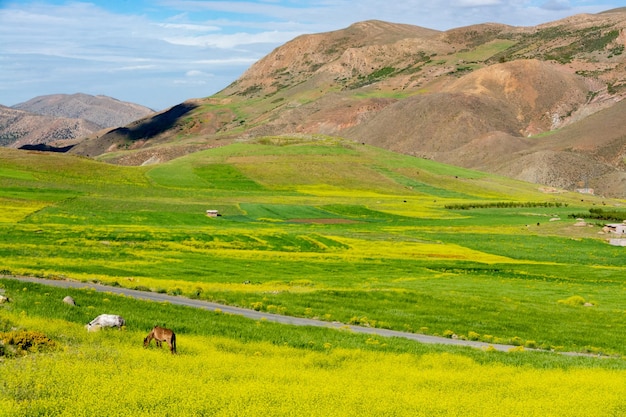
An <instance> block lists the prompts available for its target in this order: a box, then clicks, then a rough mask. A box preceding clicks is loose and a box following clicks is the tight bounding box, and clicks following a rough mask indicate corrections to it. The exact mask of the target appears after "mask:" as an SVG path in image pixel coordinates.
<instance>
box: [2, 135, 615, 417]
mask: <svg viewBox="0 0 626 417" xmlns="http://www.w3.org/2000/svg"><path fill="white" fill-rule="evenodd" d="M544 191H545V190H544ZM623 204H626V202H624V201H610V200H603V199H601V198H598V197H590V196H582V195H575V194H571V193H546V192H542V191H540V190H538V187H537V186H536V185H531V184H525V183H521V182H516V181H512V180H510V179H505V178H500V177H494V176H490V175H486V174H483V173H480V172H475V171H468V170H463V169H459V168H455V167H451V166H446V165H440V164H437V163H434V162H432V161H428V160H421V159H416V158H411V157H406V156H401V155H397V154H394V153H390V152H386V151H382V150H380V149H376V148H372V147H368V146H363V145H360V144H353V143H348V142H343V141H339V140H335V139H332V138H326V137H314V138H306V139H305V138H291V139H290V138H265V139H264V140H260V141H258V142H256V143H247V144H243V143H240V144H234V145H229V146H226V147H223V148H216V149H212V150H208V151H203V152H200V153H196V154H192V155H189V156H187V157H184V158H181V159H178V160H174V161H171V162H169V163H167V164H162V165H155V166H148V167H132V168H129V167H119V166H113V165H107V164H103V163H99V162H95V161H92V160H89V159H85V158H75V157H68V156H64V155H46V154H37V153H26V152H17V151H13V150H9V149H1V150H0V207H2V209H3V210H1V211H0V231H1V232H0V273H2V274H3V275H29V276H38V277H46V278H70V279H74V280H82V281H90V282H91V281H95V282H102V283H105V284H108V285H115V286H123V287H128V288H134V289H140V290H145V291H153V292H163V293H169V294H177V295H184V296H188V297H193V298H200V299H206V300H211V301H217V302H220V303H223V304H232V305H237V306H241V307H247V308H251V309H255V310H259V311H265V312H272V313H278V314H284V315H293V316H301V317H311V318H313V317H314V318H318V319H321V320H327V321H338V322H341V323H346V324H359V325H364V326H371V327H381V328H389V329H394V330H402V331H410V332H415V333H424V334H431V335H440V336H445V337H455V338H461V339H463V338H466V339H470V340H480V341H484V342H488V343H504V344H512V345H515V346H517V348H515V349H514V350H513V351H511V352H506V353H502V352H494V351H491V350H489V349H486V350H484V351H481V350H477V349H471V348H458V347H444V346H436V345H435V346H433V345H420V344H418V343H416V342H412V341H408V340H398V339H385V338H380V337H372V336H366V335H356V334H351V333H350V332H348V331H337V330H332V329H322V328H296V327H293V326H285V325H278V324H274V323H269V322H264V321H252V320H247V319H244V318H242V317H238V316H231V315H227V314H221V313H220V312H208V311H203V310H194V309H190V308H185V307H179V306H173V305H169V304H161V303H150V302H145V301H139V300H134V299H131V298H128V297H120V296H116V295H112V294H100V293H95V292H93V291H89V290H62V289H56V288H48V287H42V286H39V285H36V284H24V283H20V282H17V281H15V280H2V281H0V295H2V294H4V295H5V296H8V297H9V299H10V302H9V303H5V304H1V305H0V337H2V340H4V344H3V345H0V349H2V350H1V351H0V352H2V354H3V356H0V358H2V359H0V381H2V382H0V415H7V416H8V415H11V416H14V415H24V416H26V415H28V416H31V415H148V414H153V413H154V412H156V411H157V410H158V411H159V412H161V413H163V414H169V415H223V416H232V415H298V416H300V415H319V416H322V415H323V416H328V415H355V416H356V415H359V416H361V415H389V416H392V415H398V416H400V415H412V416H415V415H424V416H426V415H429V416H431V415H480V416H488V415H502V414H503V413H507V414H512V415H522V414H523V415H531V416H532V415H537V416H539V415H541V416H547V415H554V416H557V415H558V416H578V415H580V416H583V415H598V416H603V415H604V416H612V415H616V416H617V415H622V414H624V412H626V400H624V398H625V397H624V394H626V392H625V391H626V384H624V382H623V381H624V378H625V377H626V371H625V370H626V362H625V361H624V360H623V358H624V356H625V355H626V348H625V347H624V343H623V342H624V338H623V334H624V330H625V327H626V325H625V324H624V319H625V318H626V301H624V300H625V298H624V295H625V291H626V285H625V278H624V277H625V274H624V272H626V262H624V257H625V255H626V252H624V248H620V247H615V246H610V245H608V244H607V243H606V238H607V237H608V236H606V235H602V234H600V232H601V227H600V225H601V223H602V221H600V220H593V219H592V218H591V215H589V217H588V218H587V219H586V220H587V224H586V225H585V226H580V225H577V224H578V223H580V222H578V221H577V220H576V218H577V217H581V216H583V215H584V214H585V213H589V209H595V210H596V211H597V210H598V209H603V210H606V211H607V212H608V211H611V212H616V213H617V215H618V216H619V215H620V213H622V215H626V214H623V213H626V210H625V209H624V208H623ZM208 209H216V210H219V212H220V214H221V216H220V217H215V218H212V217H207V216H206V215H205V211H206V210H208ZM570 215H573V217H570ZM615 221H617V220H615ZM620 221H621V220H620ZM65 295H71V296H72V297H74V299H76V301H77V304H78V305H77V306H75V307H70V306H68V305H66V304H64V303H62V302H61V300H62V299H63V297H64V296H65ZM100 313H112V314H120V315H122V316H123V317H124V318H125V319H126V320H127V326H126V328H125V329H124V330H122V331H116V330H109V331H101V332H97V333H87V332H86V330H85V328H84V324H85V323H87V322H88V321H89V320H91V319H92V318H93V317H95V316H97V315H98V314H100ZM155 324H161V325H165V326H167V327H170V328H172V329H174V330H175V331H176V333H177V335H178V345H179V354H178V355H177V356H172V355H169V353H168V352H167V350H166V349H165V348H163V349H162V350H157V349H155V348H154V347H153V348H151V349H147V350H146V349H144V348H143V346H142V343H141V342H142V339H143V337H144V336H145V335H146V334H147V332H148V331H149V330H150V329H151V328H152V326H153V325H155ZM20 341H21V342H20ZM22 348H24V349H26V350H27V351H28V350H29V349H30V351H38V352H39V353H33V354H30V353H29V354H27V355H25V356H22V351H23V349H22ZM531 348H532V349H531ZM534 349H538V350H539V352H536V351H534ZM558 352H580V353H591V354H593V355H596V356H602V358H598V357H571V356H566V355H561V354H559V353H558Z"/></svg>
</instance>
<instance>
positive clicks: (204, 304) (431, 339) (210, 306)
mask: <svg viewBox="0 0 626 417" xmlns="http://www.w3.org/2000/svg"><path fill="white" fill-rule="evenodd" d="M0 279H13V280H19V281H24V282H31V283H36V284H42V285H50V286H54V287H61V288H74V289H92V290H95V291H98V292H106V293H112V294H119V295H124V296H126V297H132V298H135V299H138V300H148V301H156V302H167V303H170V304H176V305H182V306H186V307H194V308H201V309H205V310H210V311H215V310H219V311H222V312H224V313H229V314H236V315H240V316H243V317H247V318H250V319H253V320H267V321H271V322H275V323H282V324H291V325H294V326H313V327H326V328H334V329H341V330H350V331H352V332H354V333H365V334H372V335H376V336H384V337H401V338H404V339H410V340H415V341H416V342H419V343H428V344H442V345H455V346H463V347H472V348H478V349H487V348H490V349H496V350H499V351H502V352H507V351H509V350H510V349H512V348H515V347H517V346H513V345H501V344H494V343H485V342H478V341H472V340H461V339H449V338H446V337H438V336H429V335H423V334H415V333H408V332H401V331H397V330H388V329H378V328H372V327H362V326H354V325H348V324H344V323H339V322H327V321H322V320H314V319H308V318H302V317H291V316H283V315H279V314H272V313H265V312H261V311H256V310H250V309H246V308H241V307H233V306H229V305H224V304H218V303H213V302H210V301H203V300H196V299H191V298H185V297H181V296H173V295H167V294H160V293H154V292H147V291H139V290H131V289H128V288H122V287H111V286H107V285H101V284H94V283H88V282H79V281H71V280H52V279H44V278H33V277H17V276H4V275H0ZM526 350H534V349H526ZM559 353H561V354H564V355H570V356H592V355H586V354H582V353H575V352H559Z"/></svg>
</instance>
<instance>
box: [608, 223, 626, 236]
mask: <svg viewBox="0 0 626 417" xmlns="http://www.w3.org/2000/svg"><path fill="white" fill-rule="evenodd" d="M603 230H604V231H605V232H606V233H613V234H617V235H624V237H626V222H623V223H609V224H605V225H604V228H603Z"/></svg>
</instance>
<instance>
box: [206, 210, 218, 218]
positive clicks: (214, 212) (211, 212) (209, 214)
mask: <svg viewBox="0 0 626 417" xmlns="http://www.w3.org/2000/svg"><path fill="white" fill-rule="evenodd" d="M206 215H207V217H218V216H221V214H220V212H219V211H217V210H207V211H206Z"/></svg>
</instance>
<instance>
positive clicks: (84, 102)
mask: <svg viewBox="0 0 626 417" xmlns="http://www.w3.org/2000/svg"><path fill="white" fill-rule="evenodd" d="M152 113H154V110H152V109H149V108H147V107H144V106H140V105H138V104H133V103H129V102H123V101H119V100H116V99H114V98H111V97H106V96H92V95H88V94H82V93H77V94H53V95H46V96H39V97H35V98H33V99H31V100H28V101H26V102H24V103H20V104H16V105H14V106H12V107H6V106H0V145H2V146H8V147H13V148H20V147H24V146H26V147H29V146H34V147H37V146H40V148H42V149H45V148H46V147H50V146H57V147H68V146H72V145H73V144H75V143H77V142H78V141H80V140H82V139H83V138H85V137H88V136H89V135H92V134H94V133H96V132H99V131H101V130H103V129H106V128H110V127H118V126H124V125H126V124H128V123H130V122H132V121H134V120H136V119H139V118H142V117H145V116H148V115H149V114H152ZM41 145H43V146H41Z"/></svg>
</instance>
